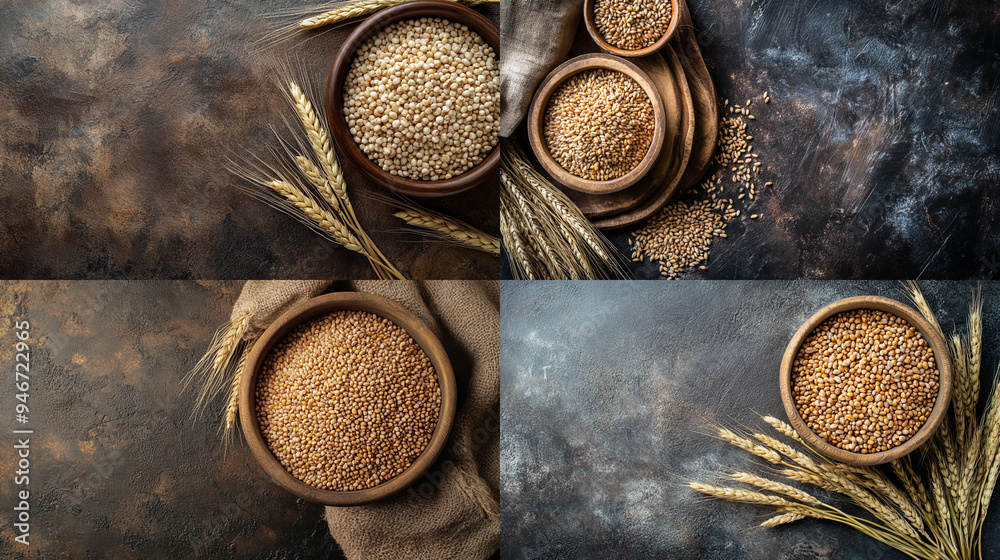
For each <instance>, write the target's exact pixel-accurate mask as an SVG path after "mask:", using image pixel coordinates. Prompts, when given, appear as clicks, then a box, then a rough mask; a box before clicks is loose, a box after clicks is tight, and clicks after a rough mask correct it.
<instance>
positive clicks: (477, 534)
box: [232, 280, 500, 560]
mask: <svg viewBox="0 0 1000 560" xmlns="http://www.w3.org/2000/svg"><path fill="white" fill-rule="evenodd" d="M345 290H349V291H359V292H367V293H370V294H376V295H380V296H383V297H385V298H388V299H391V300H393V301H395V302H397V303H399V304H401V305H403V306H404V307H406V308H407V309H408V310H410V311H411V312H413V313H414V314H415V315H416V316H417V317H420V319H422V320H423V321H424V322H425V323H427V325H428V326H429V327H430V328H431V329H432V330H433V331H434V333H435V334H436V335H437V336H438V337H439V338H440V340H441V342H442V344H443V345H444V347H445V350H446V351H447V352H448V357H449V358H450V359H451V363H452V366H453V367H454V369H455V377H456V379H457V381H458V393H459V408H458V413H457V415H456V416H455V424H454V426H453V427H452V431H451V436H450V438H449V440H448V444H447V445H446V446H445V449H444V451H443V452H442V453H441V457H440V458H439V459H438V461H437V462H436V463H435V464H434V466H432V467H431V469H430V471H429V472H428V473H427V474H426V475H425V476H424V477H423V478H421V479H420V480H418V481H417V482H416V483H414V484H413V485H412V486H411V487H410V488H408V489H407V490H404V491H403V492H402V493H400V494H398V495H396V496H394V497H391V498H388V499H386V500H382V501H380V502H377V503H374V504H369V505H365V506H357V507H327V508H326V521H327V524H328V525H329V526H330V534H331V535H333V538H334V539H336V540H337V543H338V544H340V546H341V548H342V549H343V550H344V554H345V555H346V556H347V558H348V559H351V560H353V559H365V560H396V559H399V560H404V559H406V560H411V559H418V560H419V559H427V560H430V559H434V560H438V559H443V558H462V559H465V558H468V559H477V558H488V557H489V556H491V555H492V554H494V553H495V552H496V551H497V550H499V548H500V517H499V505H498V503H499V500H500V376H499V375H500V373H499V369H500V295H499V285H498V283H496V282H471V281H452V280H449V281H426V282H406V281H391V280H390V281H355V282H328V281H297V280H296V281H249V282H247V283H246V285H245V286H244V287H243V292H242V293H241V294H240V297H239V299H238V300H237V301H236V304H235V305H234V306H233V315H232V316H233V319H234V320H235V319H237V318H239V317H242V316H243V314H245V313H248V312H253V316H252V318H251V320H250V325H249V327H248V329H247V333H246V335H244V338H245V339H247V340H252V339H255V338H257V337H258V336H260V334H261V333H263V332H264V330H265V329H267V326H268V325H270V323H271V322H272V321H274V320H275V319H276V318H278V316H280V315H281V313H282V312H284V311H285V310H287V309H288V308H290V307H291V306H292V305H295V304H296V303H298V302H300V301H304V300H306V299H309V298H311V297H314V296H316V295H319V294H321V293H324V292H327V291H345Z"/></svg>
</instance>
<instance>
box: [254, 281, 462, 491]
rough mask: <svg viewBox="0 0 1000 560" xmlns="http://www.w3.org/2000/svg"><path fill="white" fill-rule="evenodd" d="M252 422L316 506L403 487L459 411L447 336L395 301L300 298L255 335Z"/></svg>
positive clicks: (276, 468) (290, 483) (258, 438)
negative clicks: (437, 334) (444, 343)
mask: <svg viewBox="0 0 1000 560" xmlns="http://www.w3.org/2000/svg"><path fill="white" fill-rule="evenodd" d="M239 391H240V393H239V407H240V408H239V411H240V425H241V427H242V429H243V433H244V435H245V436H246V439H247V443H248V445H249V447H250V449H251V451H252V452H253V455H254V457H255V458H256V459H257V461H258V462H259V463H260V464H261V466H262V467H263V468H264V470H265V471H266V472H267V474H268V475H270V477H271V479H272V480H274V481H275V483H277V484H278V485H280V486H282V487H284V488H285V489H287V490H288V491H290V492H291V493H293V494H295V495H296V496H298V497H300V498H302V499H304V500H308V501H310V502H315V503H320V504H325V505H334V506H351V505H360V504H365V503H370V502H373V501H376V500H380V499H382V498H385V497H387V496H390V495H392V494H395V493H397V492H399V491H401V490H403V489H405V488H406V487H408V486H409V485H410V484H412V483H413V482H414V481H416V480H417V479H418V478H420V477H421V476H422V475H423V474H424V473H425V472H426V471H427V469H428V468H429V467H430V466H431V465H432V464H433V463H434V461H435V460H436V459H437V457H438V455H439V454H440V453H441V450H442V449H443V448H444V445H445V442H446V440H447V438H448V433H449V431H450V430H451V425H452V422H453V420H454V417H455V411H456V408H457V400H458V396H457V388H456V385H455V376H454V373H453V371H452V367H451V363H450V361H449V360H448V356H447V354H446V353H445V351H444V348H443V347H442V346H441V342H440V341H439V340H438V339H437V338H436V337H435V336H434V334H433V333H432V332H431V330H430V329H429V328H428V327H427V325H426V324H424V323H423V322H422V321H421V320H420V319H419V318H417V317H416V316H414V315H413V314H412V313H410V312H409V311H407V310H406V309H405V308H404V307H403V306H401V305H399V304H398V303H395V302H393V301H390V300H388V299H385V298H382V297H379V296H375V295H371V294H365V293H357V292H340V293H332V294H327V295H323V296H319V297H317V298H313V299H311V300H308V301H306V302H303V303H300V304H299V305H296V306H295V307H293V308H292V309H290V310H289V311H288V312H287V313H285V314H284V315H282V316H281V317H280V318H279V319H278V320H276V321H275V322H274V323H273V324H272V325H271V326H270V327H269V328H268V329H267V331H265V332H264V334H263V335H261V337H260V338H259V339H258V340H257V342H255V343H254V346H253V349H252V350H251V351H250V354H249V355H248V358H247V361H246V365H245V366H244V369H243V375H242V377H241V384H240V387H239Z"/></svg>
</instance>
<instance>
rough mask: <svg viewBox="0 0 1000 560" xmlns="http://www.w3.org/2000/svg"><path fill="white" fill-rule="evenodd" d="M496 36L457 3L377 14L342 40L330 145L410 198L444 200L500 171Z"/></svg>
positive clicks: (332, 83) (433, 2)
mask: <svg viewBox="0 0 1000 560" xmlns="http://www.w3.org/2000/svg"><path fill="white" fill-rule="evenodd" d="M499 45H500V32H499V30H498V29H497V27H496V26H495V25H493V23H491V22H490V21H489V20H488V19H486V18H485V17H483V16H482V15H480V14H479V13H477V12H476V11H474V10H472V9H469V8H467V7H465V6H462V5H461V4H458V3H457V2H448V1H444V0H416V1H411V2H406V3H404V4H400V5H398V6H395V7H392V8H388V9H386V10H382V11H380V12H378V13H376V14H375V15H373V16H371V17H369V18H368V19H367V20H365V21H364V23H362V24H361V25H360V26H358V28H357V29H355V30H354V32H353V33H351V35H350V36H349V37H348V38H347V40H346V41H344V44H343V45H342V46H341V47H340V51H339V52H338V53H337V57H336V59H335V60H334V63H333V67H332V68H331V70H330V78H329V81H328V84H327V112H328V117H329V120H330V127H331V132H332V134H333V138H334V140H335V141H336V143H337V146H338V147H340V149H341V150H342V151H343V152H344V154H345V155H346V156H347V158H348V159H349V160H350V161H351V163H352V164H353V165H354V166H355V167H357V168H358V169H359V170H360V171H361V172H362V173H363V174H364V175H365V176H366V177H368V178H369V179H371V180H372V181H374V182H375V183H377V184H379V185H381V186H383V187H385V188H388V189H389V190H392V191H395V192H398V193H401V194H405V195H408V196H416V197H441V196H450V195H453V194H457V193H459V192H462V191H465V190H468V189H470V188H472V187H475V186H476V185H478V184H480V183H482V182H483V181H485V180H486V179H488V178H490V177H493V176H495V175H496V170H497V168H498V166H499V164H500V148H499V146H498V144H499V131H500V66H499V58H498V57H497V53H499Z"/></svg>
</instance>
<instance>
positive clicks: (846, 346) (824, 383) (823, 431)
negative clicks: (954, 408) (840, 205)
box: [780, 296, 952, 465]
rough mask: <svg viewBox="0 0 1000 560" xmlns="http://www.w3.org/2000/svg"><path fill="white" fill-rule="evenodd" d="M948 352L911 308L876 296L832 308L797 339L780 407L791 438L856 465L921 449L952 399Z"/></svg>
mask: <svg viewBox="0 0 1000 560" xmlns="http://www.w3.org/2000/svg"><path fill="white" fill-rule="evenodd" d="M951 367H952V365H951V361H950V358H949V353H948V346H947V343H946V342H945V339H944V336H943V335H942V334H941V332H940V331H939V330H938V329H937V328H936V327H934V326H933V325H932V324H931V323H930V322H928V321H927V320H926V319H925V318H924V317H923V316H922V315H920V313H918V312H917V311H916V310H914V309H913V308H911V307H908V306H906V305H903V304H902V303H899V302H897V301H895V300H892V299H888V298H884V297H878V296H859V297H852V298H847V299H843V300H840V301H837V302H835V303H833V304H831V305H828V306H826V307H824V308H823V309H821V310H820V311H819V312H817V313H816V314H815V315H813V316H812V317H811V318H810V319H809V320H808V321H806V323H805V324H803V325H802V327H801V328H800V329H799V330H798V332H796V333H795V336H794V337H793V338H792V340H791V342H789V344H788V347H787V349H786V350H785V355H784V358H783V360H782V362H781V374H780V385H781V399H782V401H783V403H784V406H785V412H786V413H787V414H788V419H789V421H790V422H791V424H792V426H793V427H794V428H795V431H796V432H798V434H799V436H801V437H802V439H803V440H804V441H805V442H806V443H807V444H808V445H810V446H811V447H812V448H813V449H815V450H816V451H819V452H820V453H823V454H824V455H826V456H827V457H830V458H832V459H836V460H838V461H841V462H844V463H849V464H854V465H878V464H882V463H888V462H890V461H893V460H896V459H899V458H900V457H903V456H905V455H907V454H909V453H910V452H911V451H913V450H915V449H917V448H918V447H920V446H921V445H922V444H923V443H924V442H925V441H927V440H928V439H929V438H930V437H931V435H933V433H934V431H935V430H937V428H938V427H939V426H940V424H941V421H942V420H943V419H944V415H945V411H946V410H947V409H948V403H949V400H950V398H951V389H952V375H951Z"/></svg>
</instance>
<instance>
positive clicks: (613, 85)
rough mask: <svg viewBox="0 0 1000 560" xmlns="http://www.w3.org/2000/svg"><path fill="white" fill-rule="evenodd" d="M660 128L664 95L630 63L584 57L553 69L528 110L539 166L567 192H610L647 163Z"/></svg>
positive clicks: (659, 141) (656, 148)
mask: <svg viewBox="0 0 1000 560" xmlns="http://www.w3.org/2000/svg"><path fill="white" fill-rule="evenodd" d="M665 131H666V124H665V114H664V106H663V99H662V98H661V97H660V94H659V92H658V91H657V89H656V86H655V85H654V84H653V81H652V80H651V79H650V78H649V76H648V75H646V73H645V72H643V71H642V70H640V69H639V67H637V66H636V65H635V64H632V63H631V62H629V61H627V60H624V59H621V58H618V57H614V56H611V55H606V54H585V55H581V56H578V57H576V58H573V59H570V60H568V61H566V62H564V63H562V64H561V65H559V66H558V67H556V69H555V70H553V71H552V72H551V73H550V74H549V75H548V76H547V77H546V78H545V79H544V80H543V81H542V84H541V85H540V86H539V87H538V90H537V91H536V92H535V96H534V98H533V99H532V101H531V106H530V108H529V110H528V140H529V142H530V144H531V149H532V152H533V153H534V154H535V157H536V158H537V159H538V163H539V164H540V165H541V166H542V168H543V169H544V170H545V171H546V173H548V174H549V175H550V176H551V177H552V178H553V179H555V180H556V181H557V182H559V183H560V184H562V185H564V186H566V187H569V188H571V189H574V190H577V191H581V192H585V193H590V194H609V193H614V192H618V191H620V190H623V189H626V188H628V187H630V186H632V185H634V184H635V183H636V182H638V181H639V180H640V179H642V178H643V177H644V176H645V175H646V174H647V173H649V171H650V170H651V169H652V168H653V165H654V164H655V162H656V159H657V157H658V156H659V155H660V152H661V151H662V149H663V141H664V135H665V133H666V132H665Z"/></svg>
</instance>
